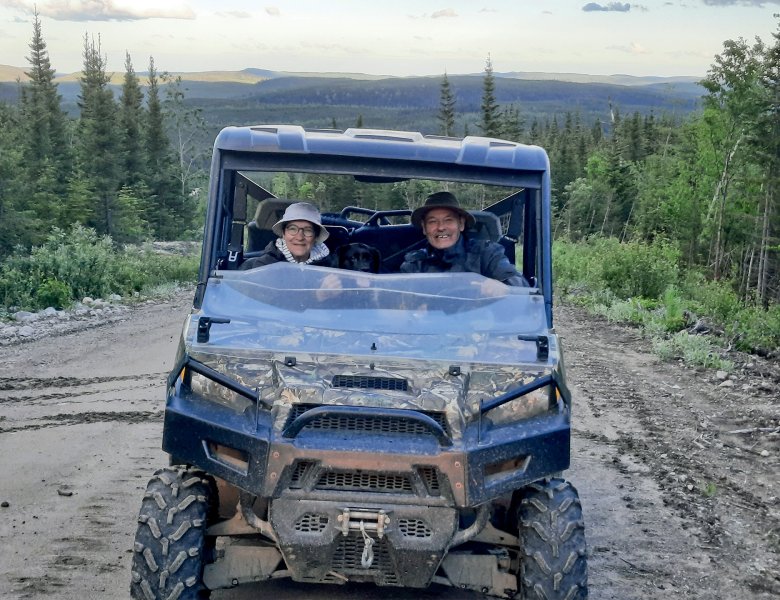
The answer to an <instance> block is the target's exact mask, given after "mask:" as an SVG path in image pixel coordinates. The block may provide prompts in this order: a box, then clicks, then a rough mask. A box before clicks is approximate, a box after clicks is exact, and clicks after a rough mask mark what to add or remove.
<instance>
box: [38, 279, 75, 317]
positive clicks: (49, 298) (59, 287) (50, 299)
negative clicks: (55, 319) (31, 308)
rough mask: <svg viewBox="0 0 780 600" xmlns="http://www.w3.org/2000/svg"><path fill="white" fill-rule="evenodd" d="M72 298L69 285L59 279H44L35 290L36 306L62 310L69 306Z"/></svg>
mask: <svg viewBox="0 0 780 600" xmlns="http://www.w3.org/2000/svg"><path fill="white" fill-rule="evenodd" d="M72 298H73V292H71V289H70V286H69V285H68V284H67V283H63V282H62V281H60V280H59V279H46V280H45V281H44V282H43V283H42V284H41V285H40V286H38V289H37V290H36V291H35V303H36V305H37V308H48V307H50V306H51V307H53V308H56V309H57V310H62V309H63V308H67V307H68V306H70V305H71V304H72V303H73V302H72Z"/></svg>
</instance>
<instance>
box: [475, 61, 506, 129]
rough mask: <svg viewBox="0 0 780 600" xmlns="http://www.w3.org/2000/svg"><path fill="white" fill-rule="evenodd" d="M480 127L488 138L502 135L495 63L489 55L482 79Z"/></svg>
mask: <svg viewBox="0 0 780 600" xmlns="http://www.w3.org/2000/svg"><path fill="white" fill-rule="evenodd" d="M480 127H481V129H482V134H483V135H485V136H487V137H498V136H500V135H501V119H500V117H499V107H498V102H497V101H496V81H495V77H494V75H493V63H492V62H491V60H490V55H488V58H487V62H486V63H485V76H484V78H483V79H482V104H481V120H480Z"/></svg>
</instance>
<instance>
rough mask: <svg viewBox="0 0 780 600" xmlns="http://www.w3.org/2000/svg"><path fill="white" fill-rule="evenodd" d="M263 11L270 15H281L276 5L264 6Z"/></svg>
mask: <svg viewBox="0 0 780 600" xmlns="http://www.w3.org/2000/svg"><path fill="white" fill-rule="evenodd" d="M265 13H266V14H267V15H268V16H271V17H280V16H281V15H282V11H280V10H279V8H278V7H276V6H266V7H265Z"/></svg>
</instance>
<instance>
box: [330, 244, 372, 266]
mask: <svg viewBox="0 0 780 600" xmlns="http://www.w3.org/2000/svg"><path fill="white" fill-rule="evenodd" d="M336 255H337V259H338V267H339V269H348V270H350V271H362V272H363V273H379V266H380V264H381V263H382V256H381V254H380V253H379V250H377V249H376V248H374V247H373V246H369V245H368V244H361V243H353V244H344V245H343V246H339V248H338V249H337V250H336Z"/></svg>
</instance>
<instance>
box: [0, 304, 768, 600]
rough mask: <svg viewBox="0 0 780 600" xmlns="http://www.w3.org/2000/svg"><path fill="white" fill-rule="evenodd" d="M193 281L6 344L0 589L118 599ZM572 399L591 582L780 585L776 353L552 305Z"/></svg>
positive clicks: (276, 591)
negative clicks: (698, 345) (673, 335)
mask: <svg viewBox="0 0 780 600" xmlns="http://www.w3.org/2000/svg"><path fill="white" fill-rule="evenodd" d="M189 301H190V297H189V296H181V297H179V298H177V299H174V300H172V301H169V302H164V303H160V304H158V305H154V306H145V307H141V308H138V309H135V310H133V311H131V312H130V313H129V315H128V316H127V318H126V319H125V320H124V321H121V322H118V323H112V324H108V325H104V326H101V327H96V328H92V329H88V330H85V331H82V332H79V333H73V334H67V335H58V336H54V335H52V336H51V337H48V338H46V339H43V340H37V341H32V342H26V343H22V344H17V345H13V346H5V347H2V348H0V502H2V506H1V507H0V598H4V599H5V598H7V599H16V598H57V599H63V600H90V599H93V598H94V599H106V598H108V599H125V598H128V597H129V594H128V591H127V590H128V585H129V579H130V576H129V574H130V568H129V565H130V556H131V555H130V548H131V546H132V539H133V534H134V531H135V525H136V523H135V520H136V515H137V511H138V507H139V504H140V499H141V495H142V493H143V489H144V487H145V485H146V481H147V479H148V478H149V476H150V475H151V474H152V472H153V471H154V470H155V469H156V468H157V467H159V466H162V465H164V464H166V456H165V455H164V454H163V453H162V451H161V450H160V449H159V447H160V439H161V416H162V409H163V397H164V384H163V381H164V378H165V376H166V374H167V371H168V369H170V367H171V365H172V361H173V357H174V351H175V347H176V343H177V341H178V334H179V330H180V325H181V323H182V320H183V318H184V316H185V314H186V310H187V305H188V303H189ZM556 318H557V326H558V329H559V331H561V332H562V334H563V343H564V349H565V353H566V362H567V367H568V375H569V381H570V385H571V387H572V391H573V395H574V398H575V411H576V412H575V420H574V434H573V438H574V440H573V446H572V453H573V464H572V469H571V470H570V471H569V472H568V473H567V477H568V478H569V479H571V480H572V481H573V482H574V484H575V485H576V486H577V488H578V489H579V491H580V495H581V497H582V501H583V507H584V513H585V519H586V527H587V536H588V543H589V548H590V553H591V557H590V562H589V569H590V584H591V587H590V597H591V598H592V599H594V600H607V599H620V600H623V599H639V600H643V599H650V598H664V599H665V598H702V599H704V598H707V599H713V598H729V599H734V600H741V599H749V598H757V599H764V598H767V599H768V598H777V597H780V500H778V497H780V430H779V429H778V427H779V426H780V397H779V394H778V389H780V369H778V365H777V361H775V362H774V363H771V362H766V361H758V360H752V361H749V362H747V363H746V364H740V366H739V368H738V369H737V370H736V371H735V373H734V374H733V377H734V378H733V379H728V380H725V381H724V380H721V379H718V378H717V377H715V375H714V374H713V373H705V372H697V371H695V370H691V369H689V368H685V367H684V366H681V365H678V364H674V363H672V364H669V363H661V362H659V361H658V360H657V359H656V358H654V357H653V356H652V355H651V354H649V353H648V349H647V347H646V342H645V341H644V340H642V339H641V338H640V336H639V335H638V333H637V332H636V331H634V330H631V329H625V328H621V327H616V326H612V325H608V324H606V323H604V322H602V321H599V320H594V319H593V318H592V317H588V316H586V315H585V314H584V313H582V312H580V311H579V310H576V309H574V308H562V309H559V310H558V312H557V317H556ZM261 594H262V597H266V596H268V595H270V596H272V597H274V598H276V599H277V600H286V599H290V600H291V599H293V598H295V599H298V598H309V599H317V598H329V599H336V600H347V599H350V600H353V599H358V598H360V599H363V598H368V599H389V598H393V599H397V598H404V599H412V598H431V599H432V598H447V599H448V600H457V599H467V598H468V599H472V600H474V599H477V598H480V596H479V595H476V594H469V593H465V592H462V591H456V590H451V589H447V588H443V587H433V588H431V589H430V590H427V591H423V592H420V591H415V590H398V589H394V588H385V589H376V588H373V587H370V586H355V585H352V586H346V587H344V588H341V587H334V586H304V585H298V584H294V583H291V582H289V581H277V582H274V583H273V584H262V585H260V584H258V585H256V586H248V587H245V588H241V589H237V590H230V591H222V592H215V593H214V594H213V596H212V597H213V598H215V599H216V600H239V599H246V600H248V599H250V598H256V597H261Z"/></svg>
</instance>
